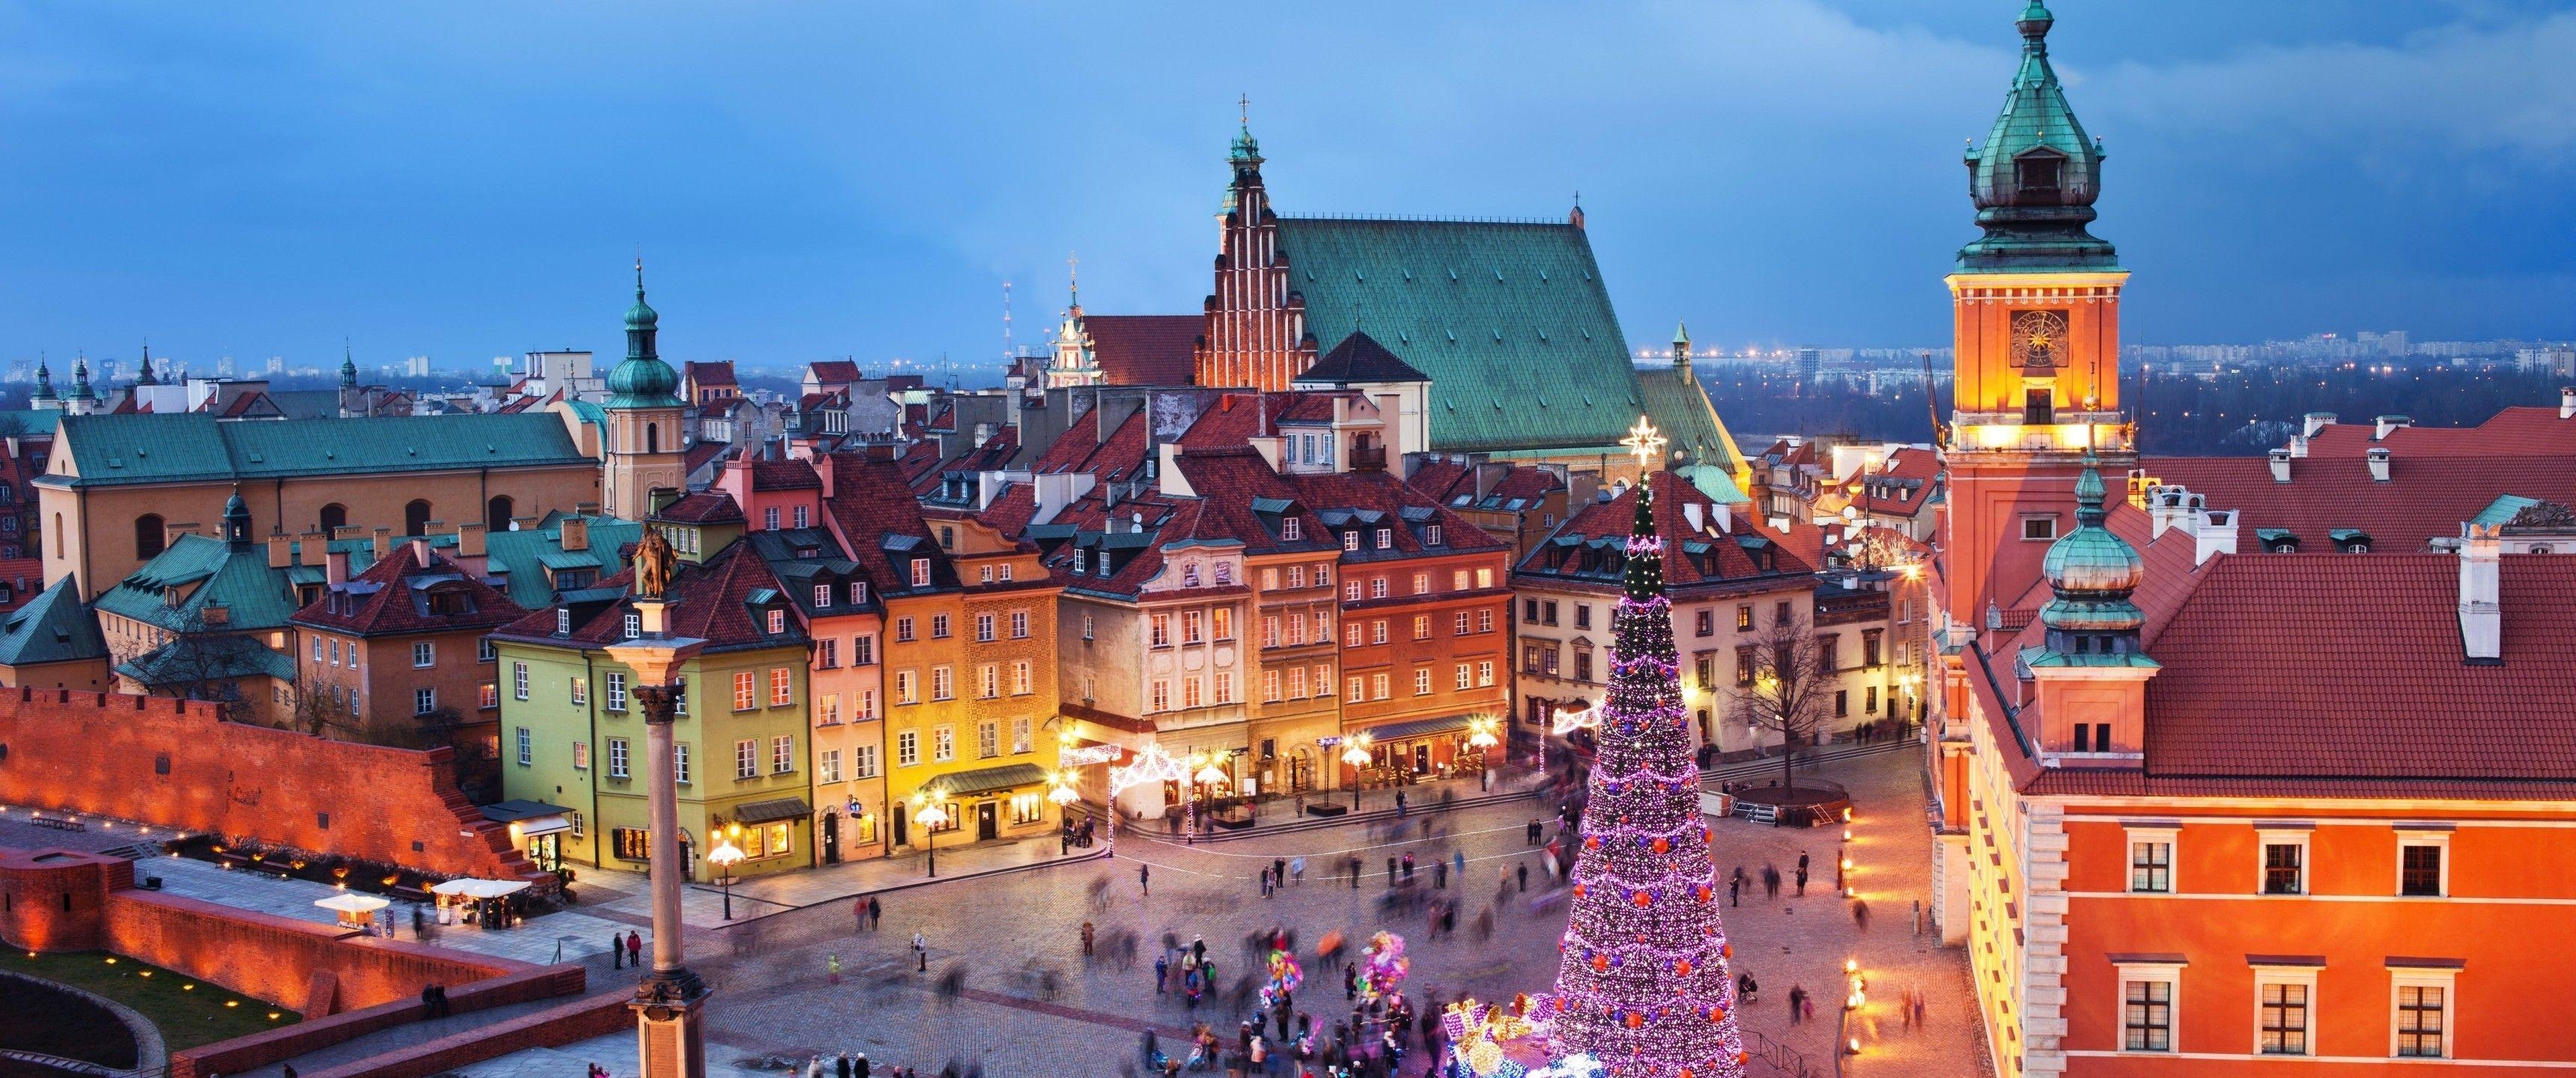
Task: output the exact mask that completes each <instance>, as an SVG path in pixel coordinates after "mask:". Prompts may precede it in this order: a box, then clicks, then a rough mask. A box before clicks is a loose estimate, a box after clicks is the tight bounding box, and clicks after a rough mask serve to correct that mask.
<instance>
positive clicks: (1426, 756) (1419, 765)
mask: <svg viewBox="0 0 2576 1078" xmlns="http://www.w3.org/2000/svg"><path fill="white" fill-rule="evenodd" d="M1413 773H1414V774H1416V775H1428V774H1430V773H1431V743H1430V742H1428V741H1416V742H1414V743H1413Z"/></svg>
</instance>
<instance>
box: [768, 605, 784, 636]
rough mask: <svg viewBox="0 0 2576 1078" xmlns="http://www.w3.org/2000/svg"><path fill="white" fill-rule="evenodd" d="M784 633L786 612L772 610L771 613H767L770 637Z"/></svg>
mask: <svg viewBox="0 0 2576 1078" xmlns="http://www.w3.org/2000/svg"><path fill="white" fill-rule="evenodd" d="M786 631H787V612H786V611H784V610H772V611H770V612H769V635H771V636H777V635H778V634H780V633H784V632H786Z"/></svg>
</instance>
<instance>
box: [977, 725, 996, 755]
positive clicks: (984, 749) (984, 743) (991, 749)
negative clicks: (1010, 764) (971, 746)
mask: <svg viewBox="0 0 2576 1078" xmlns="http://www.w3.org/2000/svg"><path fill="white" fill-rule="evenodd" d="M975 754H976V756H978V757H979V758H982V759H986V760H989V759H992V758H993V757H996V756H999V755H1001V754H1002V730H1001V727H1000V725H999V724H997V723H995V722H993V721H992V720H991V719H986V720H984V721H983V722H979V723H976V724H975Z"/></svg>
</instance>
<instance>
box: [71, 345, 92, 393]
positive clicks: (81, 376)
mask: <svg viewBox="0 0 2576 1078" xmlns="http://www.w3.org/2000/svg"><path fill="white" fill-rule="evenodd" d="M96 396H98V394H97V393H96V392H94V391H92V390H91V389H90V387H89V357H88V356H82V357H80V359H79V361H78V362H77V363H75V364H73V366H72V399H73V400H76V401H85V400H89V399H91V398H93V397H96Z"/></svg>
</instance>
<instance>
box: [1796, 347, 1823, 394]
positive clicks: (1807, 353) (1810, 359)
mask: <svg viewBox="0 0 2576 1078" xmlns="http://www.w3.org/2000/svg"><path fill="white" fill-rule="evenodd" d="M1824 366H1825V357H1824V355H1823V354H1822V353H1819V352H1817V351H1816V350H1815V349H1813V348H1801V349H1798V385H1799V386H1801V387H1805V386H1811V385H1814V384H1816V373H1817V372H1818V371H1821V370H1823V369H1824Z"/></svg>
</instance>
